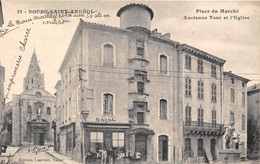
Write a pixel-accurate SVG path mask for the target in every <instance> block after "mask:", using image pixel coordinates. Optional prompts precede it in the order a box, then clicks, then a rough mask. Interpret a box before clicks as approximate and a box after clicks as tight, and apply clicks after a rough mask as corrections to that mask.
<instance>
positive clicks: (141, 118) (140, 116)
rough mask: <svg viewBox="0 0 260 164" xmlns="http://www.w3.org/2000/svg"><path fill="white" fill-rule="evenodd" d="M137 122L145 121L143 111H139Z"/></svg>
mask: <svg viewBox="0 0 260 164" xmlns="http://www.w3.org/2000/svg"><path fill="white" fill-rule="evenodd" d="M137 123H138V124H143V123H144V113H143V112H137Z"/></svg>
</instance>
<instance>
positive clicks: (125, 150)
mask: <svg viewBox="0 0 260 164" xmlns="http://www.w3.org/2000/svg"><path fill="white" fill-rule="evenodd" d="M84 129H85V130H84V134H85V140H84V145H85V146H84V148H85V151H84V153H85V158H86V161H87V163H99V162H101V160H103V161H104V160H106V161H107V162H108V161H110V160H113V161H114V163H135V162H138V163H143V162H145V163H146V162H147V161H150V160H151V158H152V154H151V153H152V152H153V149H152V137H151V135H153V134H154V133H153V131H151V130H147V129H145V128H136V127H133V126H132V125H131V124H120V123H119V124H118V123H117V124H116V123H114V124H108V123H106V124H105V123H85V124H84ZM104 151H106V157H104V156H103V157H102V153H103V152H104ZM104 158H106V159H104Z"/></svg>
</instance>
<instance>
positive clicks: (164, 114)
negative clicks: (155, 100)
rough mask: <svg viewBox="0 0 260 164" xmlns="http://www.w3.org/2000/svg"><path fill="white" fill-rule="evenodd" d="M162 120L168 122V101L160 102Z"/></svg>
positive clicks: (162, 100)
mask: <svg viewBox="0 0 260 164" xmlns="http://www.w3.org/2000/svg"><path fill="white" fill-rule="evenodd" d="M160 119H161V120H167V100H165V99H161V100H160Z"/></svg>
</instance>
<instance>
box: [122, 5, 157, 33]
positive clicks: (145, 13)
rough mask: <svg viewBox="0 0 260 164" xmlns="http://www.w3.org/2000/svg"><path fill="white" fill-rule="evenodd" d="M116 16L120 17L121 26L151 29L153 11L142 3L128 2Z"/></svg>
mask: <svg viewBox="0 0 260 164" xmlns="http://www.w3.org/2000/svg"><path fill="white" fill-rule="evenodd" d="M117 16H118V17H120V27H121V28H124V29H126V28H131V27H142V28H146V29H148V30H150V29H151V20H152V19H153V11H152V9H150V8H149V7H148V6H146V5H143V4H129V5H126V6H124V7H122V8H121V9H120V10H119V11H118V12H117Z"/></svg>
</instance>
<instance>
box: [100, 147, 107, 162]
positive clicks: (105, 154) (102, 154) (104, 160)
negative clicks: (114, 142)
mask: <svg viewBox="0 0 260 164" xmlns="http://www.w3.org/2000/svg"><path fill="white" fill-rule="evenodd" d="M101 164H107V151H106V149H105V148H103V150H101Z"/></svg>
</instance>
